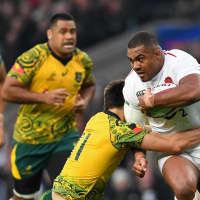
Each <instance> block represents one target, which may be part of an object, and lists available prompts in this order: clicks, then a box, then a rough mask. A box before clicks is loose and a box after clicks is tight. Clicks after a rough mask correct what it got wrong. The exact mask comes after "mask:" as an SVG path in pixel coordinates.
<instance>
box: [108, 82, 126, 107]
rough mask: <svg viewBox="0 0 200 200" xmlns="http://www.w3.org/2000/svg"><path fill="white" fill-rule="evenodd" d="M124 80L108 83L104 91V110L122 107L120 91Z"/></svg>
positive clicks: (122, 100)
mask: <svg viewBox="0 0 200 200" xmlns="http://www.w3.org/2000/svg"><path fill="white" fill-rule="evenodd" d="M123 87H124V80H122V79H120V80H114V81H111V82H110V83H108V85H107V86H106V87H105V89H104V109H105V110H108V109H109V108H114V107H122V106H123V105H124V97H123V93H122V89H123Z"/></svg>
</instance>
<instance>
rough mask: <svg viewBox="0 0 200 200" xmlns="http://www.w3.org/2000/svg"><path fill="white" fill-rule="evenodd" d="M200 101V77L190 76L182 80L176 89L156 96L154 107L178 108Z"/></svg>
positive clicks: (197, 75)
mask: <svg viewBox="0 0 200 200" xmlns="http://www.w3.org/2000/svg"><path fill="white" fill-rule="evenodd" d="M199 100H200V75H199V74H190V75H188V76H185V77H184V78H182V79H181V80H180V82H179V85H178V86H177V87H176V88H173V89H171V90H168V91H167V92H166V93H160V94H156V95H154V103H153V104H154V106H169V107H177V106H184V105H190V104H192V103H195V102H197V101H199Z"/></svg>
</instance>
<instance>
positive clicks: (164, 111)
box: [149, 83, 176, 118]
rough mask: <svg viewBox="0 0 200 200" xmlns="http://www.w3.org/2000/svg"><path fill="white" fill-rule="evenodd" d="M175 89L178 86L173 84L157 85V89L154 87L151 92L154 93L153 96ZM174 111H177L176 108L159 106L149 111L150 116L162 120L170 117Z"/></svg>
mask: <svg viewBox="0 0 200 200" xmlns="http://www.w3.org/2000/svg"><path fill="white" fill-rule="evenodd" d="M174 87H176V85H175V84H173V83H164V84H161V85H157V86H156V87H153V88H152V89H151V92H152V94H159V93H164V92H167V91H168V90H170V89H172V88H174ZM166 95H167V93H166ZM174 110H176V108H170V107H161V106H157V107H154V108H151V109H150V110H149V115H150V116H151V117H152V118H161V117H165V116H167V115H169V114H170V113H172V112H173V111H174Z"/></svg>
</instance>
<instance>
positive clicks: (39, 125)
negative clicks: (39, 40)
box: [3, 13, 95, 200]
mask: <svg viewBox="0 0 200 200" xmlns="http://www.w3.org/2000/svg"><path fill="white" fill-rule="evenodd" d="M47 37H48V42H47V43H44V44H38V45H36V46H34V47H33V48H32V49H30V50H28V51H26V52H24V53H23V54H22V55H20V56H19V57H18V58H17V60H16V62H15V63H14V65H13V66H12V68H11V70H10V71H9V73H8V76H7V78H6V81H5V85H4V87H3V97H4V99H6V100H7V101H11V102H16V103H20V104H22V105H21V108H20V110H19V114H18V118H17V120H16V124H15V129H14V136H13V139H14V140H13V148H12V152H11V165H12V176H13V179H14V199H15V200H19V199H20V200H21V199H34V196H35V193H36V192H37V191H38V190H39V187H40V182H41V174H42V172H43V169H45V168H47V170H48V173H49V176H50V178H51V180H52V181H53V179H54V178H55V177H56V176H57V175H58V173H59V172H60V170H61V169H62V167H63V165H64V163H65V161H66V157H67V156H68V155H70V153H71V150H72V149H73V146H74V144H75V143H76V141H77V140H78V138H79V136H80V133H79V132H78V130H77V128H76V122H75V113H79V112H81V113H82V111H84V110H85V109H86V108H87V106H88V103H89V102H90V100H91V98H92V96H93V94H94V91H95V82H94V77H93V75H92V67H93V63H92V61H91V59H90V58H89V56H88V55H87V54H86V53H85V52H83V51H81V50H80V49H78V48H76V41H77V36H76V24H75V21H74V19H73V17H72V16H71V15H69V14H64V13H59V14H56V15H54V16H53V17H52V18H51V20H50V25H49V29H48V30H47ZM77 97H78V98H77Z"/></svg>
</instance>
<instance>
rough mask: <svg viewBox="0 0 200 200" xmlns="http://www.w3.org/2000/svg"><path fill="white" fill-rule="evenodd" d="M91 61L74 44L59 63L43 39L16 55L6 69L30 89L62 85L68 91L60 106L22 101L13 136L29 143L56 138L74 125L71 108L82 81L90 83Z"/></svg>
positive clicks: (47, 89) (41, 89)
mask: <svg viewBox="0 0 200 200" xmlns="http://www.w3.org/2000/svg"><path fill="white" fill-rule="evenodd" d="M92 66H93V63H92V61H91V59H90V58H89V56H88V55H87V54H86V53H85V52H83V51H81V50H80V49H78V48H76V49H75V51H74V53H73V56H72V58H71V59H70V60H69V61H68V62H67V63H65V64H64V63H63V62H62V61H61V60H60V59H58V58H56V56H55V54H54V53H53V52H52V51H51V49H50V48H49V46H48V44H47V43H44V44H39V45H36V46H35V47H33V48H32V49H30V50H28V51H26V52H25V53H23V54H22V55H21V56H19V57H18V58H17V60H16V62H15V64H14V65H13V66H12V68H11V70H10V71H9V73H8V76H11V77H15V78H17V79H18V80H19V81H20V82H23V83H24V84H26V85H27V87H28V89H29V90H30V91H32V92H40V93H43V92H45V91H52V90H55V89H59V88H66V90H67V92H69V93H70V96H68V97H67V98H66V100H65V103H64V105H63V106H61V107H58V106H53V105H47V104H42V103H41V104H40V103H37V104H22V106H21V108H20V110H19V114H18V118H17V121H16V124H15V130H14V139H15V140H16V141H18V142H22V143H29V144H42V143H50V142H54V141H57V140H59V139H60V138H61V137H62V136H63V135H64V134H66V133H67V131H68V130H72V129H75V126H76V124H75V120H74V114H73V112H72V108H73V106H74V103H75V98H76V95H77V92H78V91H79V89H80V88H81V86H82V85H83V84H93V83H94V78H93V75H92V73H91V72H92Z"/></svg>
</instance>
